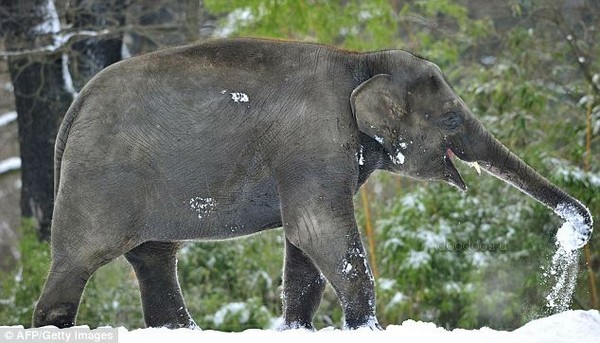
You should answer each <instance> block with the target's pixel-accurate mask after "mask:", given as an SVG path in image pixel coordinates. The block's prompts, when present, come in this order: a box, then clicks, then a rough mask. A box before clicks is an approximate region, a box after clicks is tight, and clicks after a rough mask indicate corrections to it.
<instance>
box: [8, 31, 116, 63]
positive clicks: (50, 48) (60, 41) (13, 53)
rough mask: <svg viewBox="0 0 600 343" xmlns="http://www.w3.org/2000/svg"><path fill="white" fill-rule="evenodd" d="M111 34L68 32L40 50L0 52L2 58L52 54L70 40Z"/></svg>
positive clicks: (57, 35)
mask: <svg viewBox="0 0 600 343" xmlns="http://www.w3.org/2000/svg"><path fill="white" fill-rule="evenodd" d="M109 33H111V31H110V30H108V29H103V30H100V31H91V30H81V31H77V32H68V33H65V34H56V35H55V36H54V43H53V44H51V45H45V46H41V47H39V48H34V49H23V50H18V51H2V52H0V57H8V56H23V55H28V54H40V53H51V52H55V51H57V50H59V49H61V48H62V47H64V46H66V45H67V43H68V42H69V40H70V39H71V38H73V37H97V36H104V35H107V34H109Z"/></svg>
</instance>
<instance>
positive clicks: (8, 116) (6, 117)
mask: <svg viewBox="0 0 600 343" xmlns="http://www.w3.org/2000/svg"><path fill="white" fill-rule="evenodd" d="M15 120H17V112H16V111H12V112H7V113H4V114H0V127H2V126H6V125H8V124H10V123H12V122H13V121H15Z"/></svg>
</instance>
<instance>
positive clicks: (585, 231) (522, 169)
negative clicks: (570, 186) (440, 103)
mask: <svg viewBox="0 0 600 343" xmlns="http://www.w3.org/2000/svg"><path fill="white" fill-rule="evenodd" d="M476 131H479V134H478V135H475V136H476V139H475V140H471V142H470V143H471V144H470V146H471V148H472V149H473V150H472V151H471V152H472V154H473V155H472V158H469V160H474V161H477V162H478V163H479V164H480V165H481V166H482V167H483V168H484V169H485V170H486V171H487V172H489V173H490V174H492V175H494V176H496V177H497V178H499V179H501V180H503V181H505V182H507V183H509V184H511V185H513V186H514V187H516V188H518V189H519V190H521V191H522V192H524V193H525V194H527V195H529V196H531V197H532V198H534V199H536V200H538V201H539V202H541V203H543V204H544V205H546V206H548V207H549V208H550V209H552V210H553V211H554V212H555V213H556V214H557V215H558V216H560V217H561V218H563V219H564V220H566V223H565V225H563V228H564V229H563V228H561V230H559V233H558V234H557V238H558V240H559V242H560V243H561V245H562V246H563V247H564V248H565V249H568V250H573V249H576V248H580V247H582V246H583V245H585V243H587V241H588V240H589V238H590V236H591V233H592V229H593V219H592V215H591V214H590V211H589V210H588V209H587V208H586V207H585V206H584V205H583V204H582V203H581V202H579V201H578V200H577V199H575V198H573V197H571V196H570V195H568V194H567V193H566V192H564V191H563V190H562V189H560V188H558V187H556V186H555V185H553V184H552V183H550V182H549V181H548V180H546V179H545V178H544V177H543V176H541V175H540V174H538V173H537V172H536V171H535V170H534V169H533V168H531V167H530V166H528V165H527V164H525V162H523V161H522V160H521V159H519V158H518V157H517V156H516V155H515V154H513V153H512V152H510V150H509V149H508V148H507V147H505V146H504V145H503V144H502V143H500V142H499V141H498V140H497V139H496V138H494V137H493V136H492V135H491V134H490V133H489V132H487V131H486V130H485V129H483V127H482V126H479V127H478V128H477V129H476ZM459 157H460V156H459ZM565 230H567V231H569V232H564V231H565ZM561 231H562V232H561ZM561 236H562V237H561Z"/></svg>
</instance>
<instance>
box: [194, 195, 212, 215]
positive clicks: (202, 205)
mask: <svg viewBox="0 0 600 343" xmlns="http://www.w3.org/2000/svg"><path fill="white" fill-rule="evenodd" d="M215 206H216V202H215V200H214V199H213V198H201V197H194V198H192V199H190V209H191V210H193V211H195V212H196V213H197V214H198V219H202V218H203V217H205V216H207V215H209V214H210V213H212V211H213V210H214V209H215Z"/></svg>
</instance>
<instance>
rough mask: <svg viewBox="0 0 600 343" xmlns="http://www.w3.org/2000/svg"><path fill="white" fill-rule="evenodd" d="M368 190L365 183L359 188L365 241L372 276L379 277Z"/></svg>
mask: <svg viewBox="0 0 600 343" xmlns="http://www.w3.org/2000/svg"><path fill="white" fill-rule="evenodd" d="M368 191H369V189H368V187H367V185H366V184H365V185H364V186H363V187H362V188H361V190H360V198H361V201H362V205H363V209H364V211H365V231H366V233H367V242H368V244H369V260H370V262H371V269H372V270H373V276H374V277H375V278H376V279H377V278H378V277H379V270H378V268H377V256H376V255H375V233H374V232H373V225H372V224H371V208H370V207H369V195H368Z"/></svg>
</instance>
